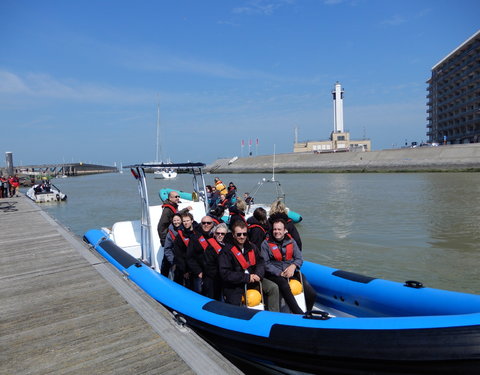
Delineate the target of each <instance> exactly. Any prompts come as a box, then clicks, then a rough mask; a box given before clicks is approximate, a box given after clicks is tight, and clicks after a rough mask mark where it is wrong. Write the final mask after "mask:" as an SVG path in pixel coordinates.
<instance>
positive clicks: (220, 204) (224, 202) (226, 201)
mask: <svg viewBox="0 0 480 375" xmlns="http://www.w3.org/2000/svg"><path fill="white" fill-rule="evenodd" d="M227 203H228V199H224V200H223V201H220V203H219V204H218V205H219V206H222V207H225V206H226V205H227Z"/></svg>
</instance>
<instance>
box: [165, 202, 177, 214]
mask: <svg viewBox="0 0 480 375" xmlns="http://www.w3.org/2000/svg"><path fill="white" fill-rule="evenodd" d="M165 207H168V208H170V209H171V210H172V212H173V213H174V214H176V213H177V209H176V208H175V207H173V206H172V205H171V204H168V203H164V204H162V208H165Z"/></svg>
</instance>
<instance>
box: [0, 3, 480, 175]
mask: <svg viewBox="0 0 480 375" xmlns="http://www.w3.org/2000/svg"><path fill="white" fill-rule="evenodd" d="M479 14H480V1H477V0H401V1H399V0H236V1H234V0H172V1H167V0H157V1H149V0H142V1H124V0H97V1H91V0H82V1H73V0H72V1H53V0H43V1H38V0H1V1H0V132H1V133H0V153H2V154H4V153H5V152H7V151H9V152H13V158H14V164H15V165H28V164H43V163H64V162H84V163H95V164H103V165H113V164H114V163H117V164H119V163H120V162H121V163H123V164H124V165H125V164H128V163H139V162H146V161H154V160H155V159H156V150H157V108H158V107H159V108H160V111H159V112H160V135H161V137H160V148H161V151H160V152H159V154H160V157H159V159H160V160H167V159H170V160H172V161H173V162H186V161H201V162H205V163H209V162H212V161H214V160H215V159H216V158H218V157H227V158H231V157H234V156H239V157H241V156H242V155H243V156H246V155H247V154H248V151H249V143H250V140H252V146H251V151H252V154H253V155H256V154H258V155H265V154H272V153H273V150H274V148H275V151H276V153H288V152H292V151H293V142H294V134H295V131H294V129H295V127H297V128H298V140H299V141H307V140H324V139H328V138H329V136H330V133H331V131H332V130H333V100H332V95H331V91H332V89H333V87H334V85H335V83H336V82H337V81H338V82H340V83H341V85H342V87H343V88H344V90H345V94H344V126H345V129H346V130H347V131H350V134H351V138H353V139H362V138H364V137H366V138H369V139H371V141H372V148H373V149H374V150H381V149H386V148H392V147H400V146H402V145H404V144H405V142H408V143H410V142H412V141H417V142H420V141H422V140H427V137H426V135H425V134H426V124H427V121H426V109H427V107H426V102H427V99H426V95H427V91H426V89H427V84H426V81H427V80H428V79H429V78H430V75H431V68H432V67H433V66H434V65H435V64H436V63H437V62H439V61H440V60H441V59H443V58H444V57H445V56H447V55H448V54H449V53H450V52H451V51H452V50H454V49H455V48H456V47H458V46H459V45H460V44H461V43H463V42H464V41H465V40H467V39H468V38H470V37H471V36H472V35H473V34H474V33H475V32H477V31H478V30H479V29H480V21H479V20H480V18H479V17H478V15H479ZM257 139H258V145H257ZM242 140H243V141H244V144H245V147H244V148H243V149H242V147H241V144H242ZM0 165H1V166H4V165H5V157H4V156H0Z"/></svg>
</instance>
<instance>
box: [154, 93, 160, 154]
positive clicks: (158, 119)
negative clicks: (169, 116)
mask: <svg viewBox="0 0 480 375" xmlns="http://www.w3.org/2000/svg"><path fill="white" fill-rule="evenodd" d="M159 149H160V101H158V105H157V153H156V156H155V161H156V162H157V163H158V157H159V154H161V153H160V152H159Z"/></svg>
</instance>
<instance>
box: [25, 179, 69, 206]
mask: <svg viewBox="0 0 480 375" xmlns="http://www.w3.org/2000/svg"><path fill="white" fill-rule="evenodd" d="M26 196H27V197H28V198H30V199H31V200H32V201H34V202H35V203H45V202H61V201H65V200H67V195H66V194H64V193H62V192H61V191H60V189H59V188H58V187H56V186H55V185H54V184H52V183H50V182H43V183H41V184H36V185H33V186H32V187H31V188H30V189H28V190H27V193H26Z"/></svg>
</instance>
